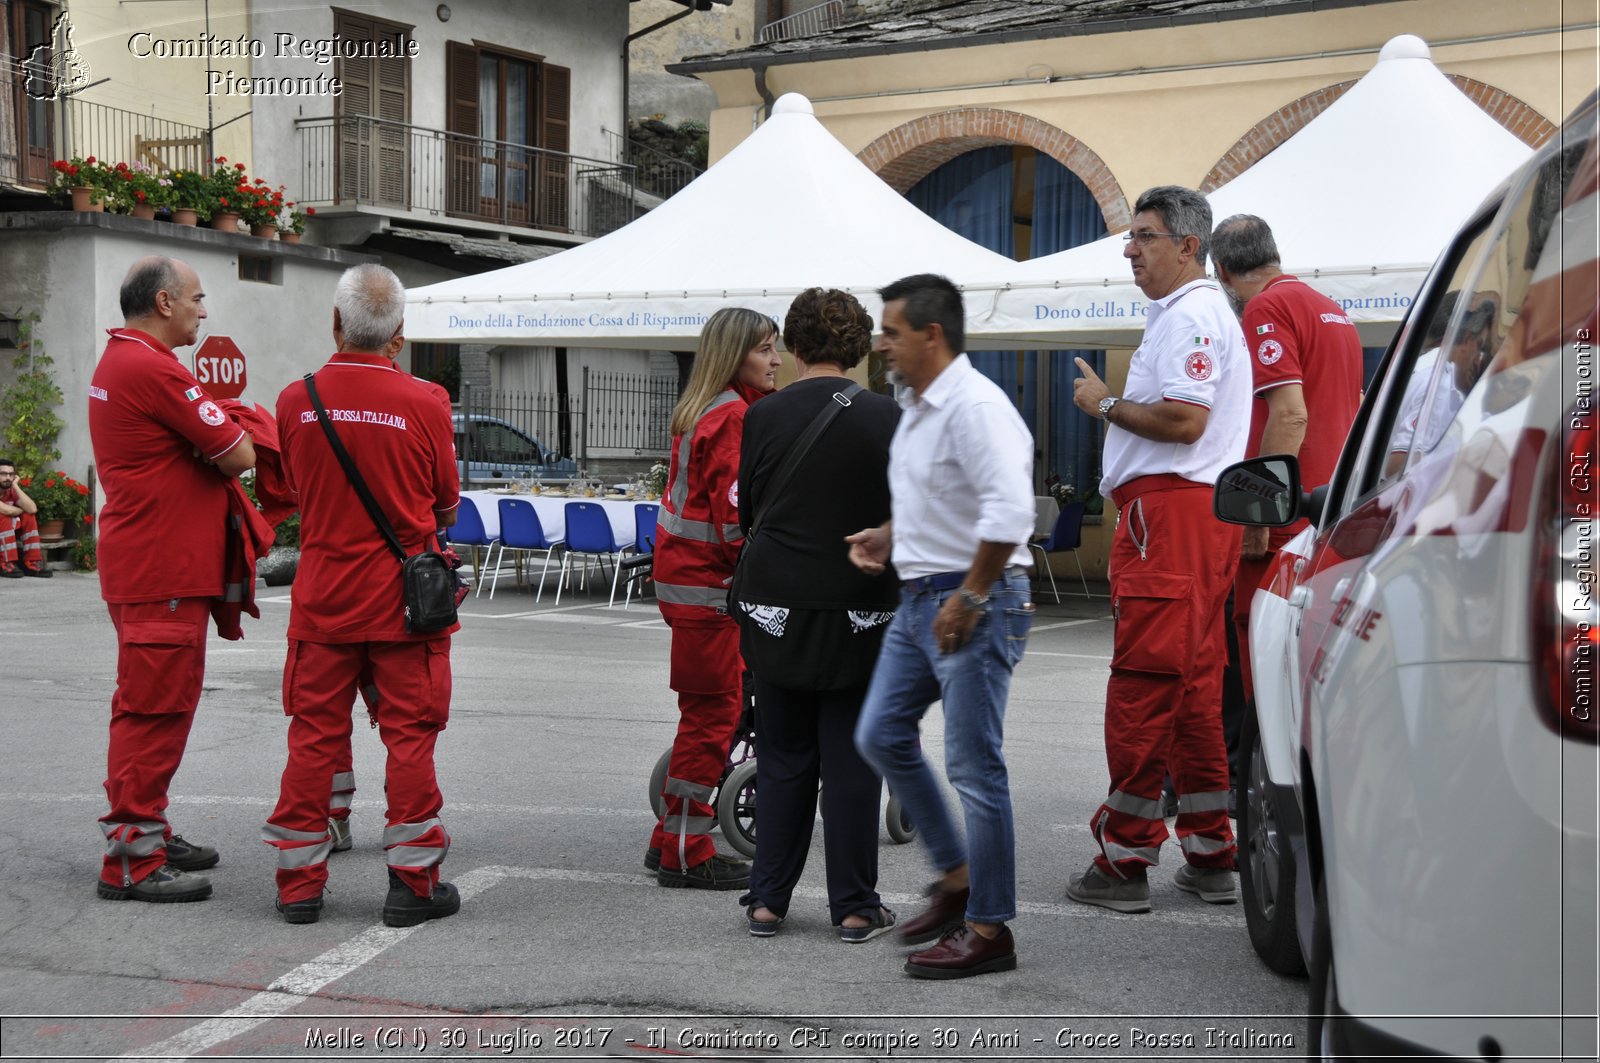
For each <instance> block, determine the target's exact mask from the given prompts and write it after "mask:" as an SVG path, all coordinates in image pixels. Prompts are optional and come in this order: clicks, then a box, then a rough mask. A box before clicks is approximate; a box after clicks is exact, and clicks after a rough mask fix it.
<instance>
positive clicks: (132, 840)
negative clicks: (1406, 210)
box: [100, 598, 212, 886]
mask: <svg viewBox="0 0 1600 1063" xmlns="http://www.w3.org/2000/svg"><path fill="white" fill-rule="evenodd" d="M211 603H212V599H210V598H170V599H165V600H163V601H159V602H107V603H106V610H107V611H108V612H109V613H110V614H111V624H112V626H113V627H115V628H116V631H117V689H116V692H115V693H114V694H112V695H111V737H110V743H109V745H108V746H107V747H106V800H107V801H109V802H110V803H111V809H110V811H108V812H107V813H106V814H105V815H104V816H101V817H100V829H101V831H103V832H104V834H105V836H106V855H105V860H104V861H103V862H102V863H101V865H100V879H101V881H102V882H105V883H107V884H109V885H113V886H131V885H133V883H135V882H138V881H140V880H141V879H144V878H146V877H147V876H149V875H150V873H151V872H153V871H155V870H156V869H157V868H159V867H160V866H161V865H162V864H164V863H166V862H167V848H166V840H167V839H168V838H170V837H172V827H171V826H170V825H169V824H168V823H167V788H168V787H169V786H170V785H171V784H172V776H173V775H174V774H176V773H177V770H178V764H179V763H180V762H181V761H182V760H183V749H184V746H185V745H186V744H187V743H188V741H189V728H190V725H192V724H193V723H194V710H195V708H196V707H197V706H198V705H199V704H200V686H201V683H202V681H203V680H204V679H205V671H206V626H207V625H208V624H209V623H210V622H211Z"/></svg>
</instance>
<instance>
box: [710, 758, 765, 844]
mask: <svg viewBox="0 0 1600 1063" xmlns="http://www.w3.org/2000/svg"><path fill="white" fill-rule="evenodd" d="M717 824H718V825H719V826H720V827H721V828H722V836H723V837H724V838H727V839H728V844H730V845H732V846H733V847H734V848H735V849H737V850H738V851H739V852H740V853H742V854H744V855H745V856H749V857H754V856H755V855H756V762H755V760H754V759H751V760H747V761H745V762H744V763H743V764H740V765H739V766H738V767H737V768H734V769H733V771H731V772H729V773H728V777H727V778H726V779H724V780H722V792H721V793H720V794H718V795H717Z"/></svg>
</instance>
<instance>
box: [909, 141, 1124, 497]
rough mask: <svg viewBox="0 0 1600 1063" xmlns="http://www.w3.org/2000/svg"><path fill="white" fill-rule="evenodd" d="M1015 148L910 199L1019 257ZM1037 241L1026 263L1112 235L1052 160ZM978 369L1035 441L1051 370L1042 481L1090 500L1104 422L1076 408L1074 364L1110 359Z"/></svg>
mask: <svg viewBox="0 0 1600 1063" xmlns="http://www.w3.org/2000/svg"><path fill="white" fill-rule="evenodd" d="M1012 157H1013V153H1012V149H1011V148H1009V147H995V148H979V149H978V150H977V151H969V152H967V153H966V154H965V155H960V156H957V157H956V158H954V159H951V160H950V161H949V162H947V163H945V164H944V165H942V166H940V167H939V168H938V169H937V170H934V171H933V172H932V173H931V174H929V175H928V176H927V177H924V178H923V179H922V180H921V181H919V182H918V183H917V184H916V185H915V186H914V187H913V188H912V189H911V190H910V191H909V192H907V193H906V198H907V199H908V200H910V201H911V203H912V204H913V205H915V206H916V207H918V208H919V209H920V210H921V211H922V212H923V213H924V214H927V215H928V216H929V217H931V218H933V219H934V220H935V221H937V222H939V223H940V224H941V225H943V226H944V227H945V228H947V229H950V230H952V231H954V232H956V233H959V234H960V235H962V236H965V237H966V238H967V239H968V240H971V241H972V242H973V243H976V244H981V245H982V246H984V247H987V248H989V249H990V250H991V251H998V252H999V253H1000V254H1002V255H1005V256H1007V257H1009V258H1015V257H1017V246H1016V224H1015V218H1014V215H1015V209H1014V202H1013V198H1012V187H1013V177H1014V175H1013V166H1012ZM1033 173H1034V189H1033V235H1032V238H1031V242H1030V245H1029V247H1028V256H1029V257H1030V258H1037V257H1039V256H1040V255H1048V254H1052V253H1053V252H1056V251H1064V250H1066V249H1067V248H1069V247H1077V246H1078V245H1079V244H1084V243H1088V242H1089V241H1091V240H1098V239H1100V238H1101V237H1102V236H1104V235H1105V234H1106V226H1105V221H1104V219H1103V218H1102V216H1101V214H1100V205H1099V204H1098V203H1096V202H1095V199H1094V196H1093V195H1091V194H1090V192H1089V189H1088V188H1087V187H1086V186H1085V185H1084V183H1083V182H1082V181H1080V180H1078V178H1077V177H1076V176H1075V175H1074V174H1073V173H1072V171H1070V170H1068V169H1067V168H1066V167H1065V166H1062V165H1061V164H1060V163H1059V162H1057V161H1056V160H1054V159H1052V158H1050V157H1049V156H1048V155H1036V156H1035V157H1034V170H1033ZM969 356H970V357H971V359H972V364H973V366H974V367H975V368H976V369H977V370H978V371H979V372H981V373H982V374H983V375H984V376H986V377H988V378H989V379H990V380H993V381H994V382H995V383H996V384H998V385H1000V387H1001V388H1003V389H1004V390H1005V392H1006V394H1007V395H1010V396H1011V399H1012V401H1013V402H1015V403H1016V405H1017V410H1018V412H1019V413H1021V414H1022V419H1023V420H1024V421H1025V422H1027V425H1028V430H1029V431H1030V432H1032V433H1033V437H1034V439H1036V440H1037V439H1039V438H1041V437H1042V436H1043V435H1044V434H1045V433H1042V432H1041V431H1040V426H1039V425H1038V424H1037V423H1036V422H1037V420H1038V409H1039V402H1038V394H1039V377H1040V374H1039V367H1040V365H1041V364H1048V365H1049V366H1050V408H1049V409H1050V412H1049V417H1050V432H1049V451H1050V452H1049V453H1048V454H1044V453H1035V456H1034V464H1035V466H1036V468H1037V471H1038V473H1039V476H1040V479H1041V480H1047V479H1048V478H1049V476H1050V475H1051V474H1054V475H1057V476H1059V477H1060V478H1061V479H1062V480H1063V481H1064V482H1067V483H1070V484H1072V485H1073V486H1074V487H1075V488H1076V489H1077V491H1078V493H1079V494H1090V495H1092V494H1093V493H1094V491H1095V489H1096V487H1097V486H1098V482H1099V481H1098V475H1099V470H1100V422H1099V421H1097V420H1095V419H1094V418H1092V417H1089V416H1087V415H1086V414H1084V413H1082V412H1081V411H1079V410H1078V408H1077V407H1075V406H1074V405H1073V404H1072V381H1073V379H1074V378H1075V377H1076V376H1077V375H1078V370H1077V366H1075V365H1074V364H1073V361H1072V360H1073V358H1074V356H1081V357H1082V358H1083V359H1084V361H1086V362H1088V363H1089V364H1090V365H1092V366H1094V367H1095V371H1096V372H1097V373H1101V374H1104V372H1105V360H1106V359H1105V352H1104V351H1048V352H1039V353H1034V352H1031V351H1020V352H1019V351H973V352H970V354H969Z"/></svg>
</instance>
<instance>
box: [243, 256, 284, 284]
mask: <svg viewBox="0 0 1600 1063" xmlns="http://www.w3.org/2000/svg"><path fill="white" fill-rule="evenodd" d="M276 264H277V263H276V261H275V260H274V259H272V258H270V257H268V256H267V255H240V256H239V279H240V280H242V281H255V282H257V283H259V284H276V283H278V280H277V277H276V276H275V273H276V270H274V269H273V267H274V266H275V265H276Z"/></svg>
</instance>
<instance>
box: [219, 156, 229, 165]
mask: <svg viewBox="0 0 1600 1063" xmlns="http://www.w3.org/2000/svg"><path fill="white" fill-rule="evenodd" d="M227 161H228V157H227V156H226V155H218V156H217V162H219V163H223V162H227Z"/></svg>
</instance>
